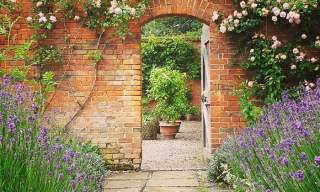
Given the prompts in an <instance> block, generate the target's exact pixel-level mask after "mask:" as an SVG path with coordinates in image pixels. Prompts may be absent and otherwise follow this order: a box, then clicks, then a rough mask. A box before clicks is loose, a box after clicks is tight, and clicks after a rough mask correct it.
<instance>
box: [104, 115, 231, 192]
mask: <svg viewBox="0 0 320 192" xmlns="http://www.w3.org/2000/svg"><path fill="white" fill-rule="evenodd" d="M142 148H143V150H142V151H143V152H142V156H143V157H142V159H143V160H142V171H140V172H135V171H131V172H112V173H110V175H108V176H107V180H106V183H105V185H104V191H105V192H230V191H228V190H226V189H222V188H218V187H215V186H214V185H213V184H212V183H209V182H208V181H207V171H206V167H207V162H206V160H205V158H204V157H203V151H202V150H203V148H202V140H201V124H200V122H196V121H187V122H183V123H182V124H181V128H180V133H178V134H177V136H176V139H175V140H163V139H162V138H161V136H160V135H158V140H148V141H147V140H146V141H143V147H142ZM165 148H167V150H164V149H165Z"/></svg>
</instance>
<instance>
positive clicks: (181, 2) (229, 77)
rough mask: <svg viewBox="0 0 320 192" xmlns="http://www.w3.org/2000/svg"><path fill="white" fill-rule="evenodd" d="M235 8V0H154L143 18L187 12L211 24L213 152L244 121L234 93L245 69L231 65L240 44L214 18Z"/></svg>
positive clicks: (190, 15)
mask: <svg viewBox="0 0 320 192" xmlns="http://www.w3.org/2000/svg"><path fill="white" fill-rule="evenodd" d="M233 8H234V7H233V4H232V2H231V0H222V1H221V0H219V1H217V0H211V1H210V0H153V1H151V4H150V6H149V8H148V9H147V13H146V15H145V16H144V17H142V19H141V20H140V25H143V24H145V23H147V22H149V21H151V20H154V19H157V18H159V17H167V16H185V17H191V18H194V19H197V20H199V21H201V22H203V23H204V24H206V25H208V26H209V27H210V35H209V36H210V40H209V41H210V95H211V98H210V108H211V149H210V151H211V152H212V151H214V150H215V149H216V148H218V147H219V146H220V145H221V144H222V142H223V139H224V138H225V136H226V135H227V134H229V133H234V132H236V131H238V130H239V129H241V127H243V125H244V122H243V120H242V119H241V116H240V108H239V103H238V99H237V98H236V97H235V96H234V93H233V91H234V88H235V86H236V85H237V84H238V80H239V78H240V77H243V76H244V72H243V71H242V70H241V69H239V68H236V67H229V65H228V64H230V62H231V58H232V55H233V53H234V52H235V47H236V45H237V44H236V42H233V43H232V42H230V41H229V39H227V38H226V37H225V36H224V35H223V34H221V33H219V32H218V31H217V26H216V25H215V23H213V22H212V20H211V17H212V13H213V11H215V10H224V11H225V12H230V11H232V10H233Z"/></svg>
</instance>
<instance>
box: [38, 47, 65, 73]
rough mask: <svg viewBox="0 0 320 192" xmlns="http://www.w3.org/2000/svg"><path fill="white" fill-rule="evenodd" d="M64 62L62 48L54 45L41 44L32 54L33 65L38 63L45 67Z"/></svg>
mask: <svg viewBox="0 0 320 192" xmlns="http://www.w3.org/2000/svg"><path fill="white" fill-rule="evenodd" d="M61 62H62V52H61V50H60V49H59V48H58V47H56V46H53V45H50V46H41V47H39V48H38V49H36V50H35V51H34V53H33V56H32V65H36V66H38V67H40V68H41V69H43V68H44V67H46V66H48V65H50V64H53V63H61Z"/></svg>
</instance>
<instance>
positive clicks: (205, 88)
mask: <svg viewBox="0 0 320 192" xmlns="http://www.w3.org/2000/svg"><path fill="white" fill-rule="evenodd" d="M209 34H210V27H209V26H207V25H203V29H202V36H201V121H202V123H201V126H202V131H203V132H202V136H203V147H204V148H205V149H206V151H207V152H210V151H211V139H210V137H211V134H210V132H211V131H210V128H211V126H210V78H209V53H210V48H209Z"/></svg>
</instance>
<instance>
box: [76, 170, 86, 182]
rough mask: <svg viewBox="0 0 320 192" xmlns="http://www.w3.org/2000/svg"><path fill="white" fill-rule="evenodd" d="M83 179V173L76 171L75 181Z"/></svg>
mask: <svg viewBox="0 0 320 192" xmlns="http://www.w3.org/2000/svg"><path fill="white" fill-rule="evenodd" d="M83 179H84V175H83V174H82V173H80V172H78V173H77V181H78V182H80V181H82V180H83Z"/></svg>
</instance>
